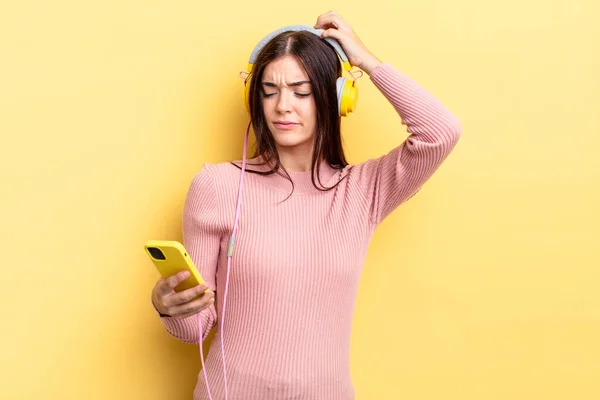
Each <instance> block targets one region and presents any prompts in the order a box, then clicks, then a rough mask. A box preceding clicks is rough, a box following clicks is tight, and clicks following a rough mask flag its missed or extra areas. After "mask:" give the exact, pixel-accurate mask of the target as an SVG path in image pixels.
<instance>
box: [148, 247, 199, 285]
mask: <svg viewBox="0 0 600 400" xmlns="http://www.w3.org/2000/svg"><path fill="white" fill-rule="evenodd" d="M144 249H145V250H146V254H148V257H150V260H152V262H153V263H154V265H155V266H156V269H157V270H158V272H159V273H160V275H161V276H162V277H163V278H164V279H167V278H168V277H170V276H171V275H175V274H176V273H178V272H181V271H189V273H190V276H189V278H187V279H186V280H184V281H182V282H180V283H179V285H177V286H176V287H175V291H176V292H181V291H182V290H186V289H189V288H192V287H194V286H197V285H203V284H205V282H204V279H202V276H201V275H200V272H198V268H196V266H195V265H194V262H193V261H192V258H191V257H190V256H189V255H188V253H187V251H186V250H185V248H184V247H183V245H182V244H181V243H179V242H176V241H172V240H149V241H147V242H146V244H145V245H144ZM207 290H208V289H207ZM205 293H206V292H205Z"/></svg>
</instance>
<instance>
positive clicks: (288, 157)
mask: <svg viewBox="0 0 600 400" xmlns="http://www.w3.org/2000/svg"><path fill="white" fill-rule="evenodd" d="M277 152H278V153H279V161H280V162H281V165H282V166H283V168H285V170H286V171H288V172H307V171H310V170H311V169H312V148H311V149H310V151H307V152H297V151H296V152H293V153H292V152H288V151H285V149H277Z"/></svg>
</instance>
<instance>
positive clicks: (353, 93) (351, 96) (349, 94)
mask: <svg viewBox="0 0 600 400" xmlns="http://www.w3.org/2000/svg"><path fill="white" fill-rule="evenodd" d="M336 89H337V98H338V114H339V115H340V116H341V117H345V116H347V115H348V114H349V113H351V112H353V111H354V109H355V108H356V102H357V100H358V90H357V88H356V86H355V85H354V81H351V80H349V79H347V78H344V77H339V78H337V81H336Z"/></svg>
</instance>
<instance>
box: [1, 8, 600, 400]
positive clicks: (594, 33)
mask: <svg viewBox="0 0 600 400" xmlns="http://www.w3.org/2000/svg"><path fill="white" fill-rule="evenodd" d="M296 7H298V8H296ZM330 9H334V10H336V11H338V12H339V13H340V14H341V15H342V16H343V17H345V19H346V20H347V21H349V22H350V23H351V25H352V26H353V27H354V29H355V30H356V31H357V33H358V34H359V36H360V37H361V39H362V40H363V42H364V43H365V44H366V45H367V46H368V47H369V48H370V49H371V51H372V52H373V53H374V54H376V55H377V56H378V57H379V58H380V59H382V60H384V61H386V62H388V63H390V64H392V65H394V66H395V67H397V68H398V69H400V70H401V71H403V72H404V73H406V74H407V75H409V76H410V77H412V78H413V79H415V80H416V81H417V82H419V83H420V84H421V85H423V86H424V87H425V88H426V89H428V90H429V91H430V92H431V93H433V94H434V95H435V96H436V97H438V98H439V99H440V100H441V101H442V102H443V103H444V104H445V105H446V106H447V107H448V108H449V109H450V110H452V112H453V113H455V114H456V115H457V116H458V117H459V118H460V120H461V121H462V126H463V136H462V138H461V141H460V143H459V145H458V146H457V148H456V150H455V152H454V153H453V154H452V155H451V156H450V158H449V159H448V160H447V162H446V163H445V164H444V165H443V166H442V168H441V169H440V170H439V171H438V173H437V174H436V175H435V176H434V177H433V178H432V179H431V181H430V182H429V183H428V184H427V185H426V187H425V188H424V189H423V190H422V191H421V193H420V194H419V195H418V196H416V197H415V198H414V199H412V200H411V201H409V202H408V203H406V204H405V205H403V206H402V207H401V208H399V209H398V210H396V211H395V212H394V213H393V214H392V215H391V216H390V217H389V218H388V219H387V220H385V221H384V223H383V224H382V225H381V226H380V227H379V229H378V231H377V233H376V235H375V237H374V240H373V243H372V247H371V248H370V251H369V255H368V260H367V263H366V265H365V270H364V274H363V280H362V282H361V289H360V293H359V296H358V300H357V308H356V318H355V323H354V330H353V334H352V354H351V356H352V358H351V360H352V364H351V369H352V370H351V372H352V376H353V379H354V383H355V386H356V393H357V399H358V400H371V399H376V400H379V399H410V400H420V399H428V400H429V399H431V400H434V399H435V400H437V399H460V400H467V399H473V400H475V399H477V400H481V399H485V400H492V399H503V400H504V399H528V400H531V399H540V400H541V399H543V400H551V399H577V400H584V399H586V400H587V399H590V400H591V399H598V398H600V340H599V338H600V291H599V289H598V288H599V283H600V268H599V267H600V251H599V250H598V246H599V243H598V242H599V239H600V211H599V210H598V206H599V204H600V185H599V183H600V156H599V155H598V152H599V148H600V116H599V115H600V111H599V110H600V101H599V96H598V92H599V91H600V47H599V46H598V40H599V39H600V28H598V26H599V25H598V21H599V20H600V3H598V2H597V1H593V0H588V1H585V0H569V1H567V0H562V1H558V0H554V1H548V0H535V1H532V0H505V1H496V2H480V1H467V0H456V1H438V0H419V1H417V0H412V1H411V0H409V1H398V0H388V1H376V0H374V1H368V2H359V1H338V2H330V3H323V2H322V1H317V0H306V1H303V2H300V3H298V2H282V1H275V0H269V1H261V2H242V1H234V2H231V1H222V2H206V1H198V0H195V1H189V0H187V1H176V2H167V1H164V0H163V1H159V0H144V1H139V0H138V1H133V0H130V1H116V0H107V1H103V2H93V3H92V2H85V1H84V2H82V1H72V0H71V1H68V0H57V1H51V2H50V1H48V2H42V1H38V2H32V1H21V2H12V3H8V2H4V3H3V5H2V6H0V38H1V39H0V68H1V70H0V135H1V142H0V143H1V144H0V151H1V157H0V160H1V161H0V174H1V175H0V178H1V190H2V193H1V196H0V202H1V203H0V206H1V207H0V227H1V228H0V232H1V236H0V240H1V243H2V252H3V254H2V265H1V267H2V277H1V278H0V282H1V283H0V305H1V307H2V328H1V330H0V332H1V333H0V335H1V338H0V339H1V340H0V357H1V358H2V363H1V368H2V370H1V371H0V380H1V382H0V398H2V399H42V398H44V399H49V398H51V399H65V400H66V399H144V400H151V399H188V398H191V392H192V390H193V387H194V384H195V381H196V375H197V373H198V372H199V369H200V360H199V356H198V349H197V347H195V346H192V345H185V344H182V343H179V342H177V341H176V340H175V339H173V338H171V337H170V336H169V335H168V334H167V333H166V331H165V330H164V329H163V327H162V325H161V324H160V322H159V320H158V318H157V316H156V314H155V312H154V310H153V309H152V307H151V305H150V291H151V288H152V287H153V285H154V283H155V281H156V280H157V279H158V273H157V272H156V271H155V270H154V269H153V266H152V264H151V262H150V261H149V260H148V259H147V257H146V255H145V254H144V251H143V244H144V242H145V241H146V240H147V239H151V238H152V239H170V240H180V239H181V234H180V230H181V211H182V206H183V201H184V196H185V194H186V192H187V188H188V185H189V183H190V181H191V179H192V177H193V176H194V174H195V173H196V172H197V171H198V170H199V168H200V167H201V165H202V163H204V162H222V161H227V160H231V159H235V158H239V157H241V150H242V144H243V134H244V128H245V125H246V122H247V117H246V114H245V111H244V109H243V107H242V104H241V88H242V82H241V80H240V78H239V76H238V73H239V71H241V70H243V69H244V68H245V67H246V63H247V59H248V56H249V55H250V52H251V50H252V48H253V47H254V45H255V44H256V42H258V40H259V39H260V38H262V36H264V35H265V34H267V33H268V32H270V31H272V30H274V29H277V28H279V27H281V26H284V25H289V24H297V23H307V24H314V23H315V22H316V18H317V16H318V15H320V14H321V13H324V12H327V11H329V10H330ZM359 84H360V88H361V97H360V100H359V103H358V108H357V111H356V112H355V113H354V114H352V115H351V116H350V117H349V118H347V119H345V120H344V122H343V137H344V141H345V145H346V149H347V155H348V157H349V159H350V161H351V162H352V163H357V162H361V161H364V160H366V159H368V158H372V157H378V156H380V155H382V154H384V153H386V152H388V151H389V150H390V149H392V148H393V147H395V146H397V145H398V144H399V143H400V142H401V141H402V140H404V138H405V137H406V131H405V127H404V126H402V125H401V124H400V122H399V118H398V117H397V115H396V114H395V112H394V110H393V109H392V107H391V106H390V105H389V104H388V103H387V101H386V100H385V99H384V97H383V96H382V95H381V94H380V93H379V92H378V91H377V89H376V88H375V87H374V86H373V84H372V83H371V82H370V81H369V79H368V77H364V78H363V79H362V80H361V81H360V83H359Z"/></svg>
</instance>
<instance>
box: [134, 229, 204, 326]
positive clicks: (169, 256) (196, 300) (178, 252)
mask: <svg viewBox="0 0 600 400" xmlns="http://www.w3.org/2000/svg"><path fill="white" fill-rule="evenodd" d="M144 248H145V250H146V254H147V255H148V257H150V260H152V262H153V263H154V265H155V266H156V269H157V270H158V272H159V273H160V274H161V278H160V279H159V280H158V282H156V285H154V289H152V303H153V304H154V308H156V309H157V311H158V312H159V313H161V314H163V315H166V316H170V317H177V318H185V317H189V316H192V315H194V314H197V313H199V312H200V311H202V310H204V309H205V308H208V307H210V305H211V304H213V302H214V299H215V294H214V292H213V291H211V290H210V289H209V288H208V285H206V283H205V282H204V279H202V276H200V272H198V269H197V268H196V266H195V265H194V262H193V261H192V259H191V258H190V256H189V255H188V254H187V251H186V250H185V248H184V247H183V245H182V244H181V243H179V242H175V241H168V240H149V241H148V242H147V243H146V244H145V246H144Z"/></svg>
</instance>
